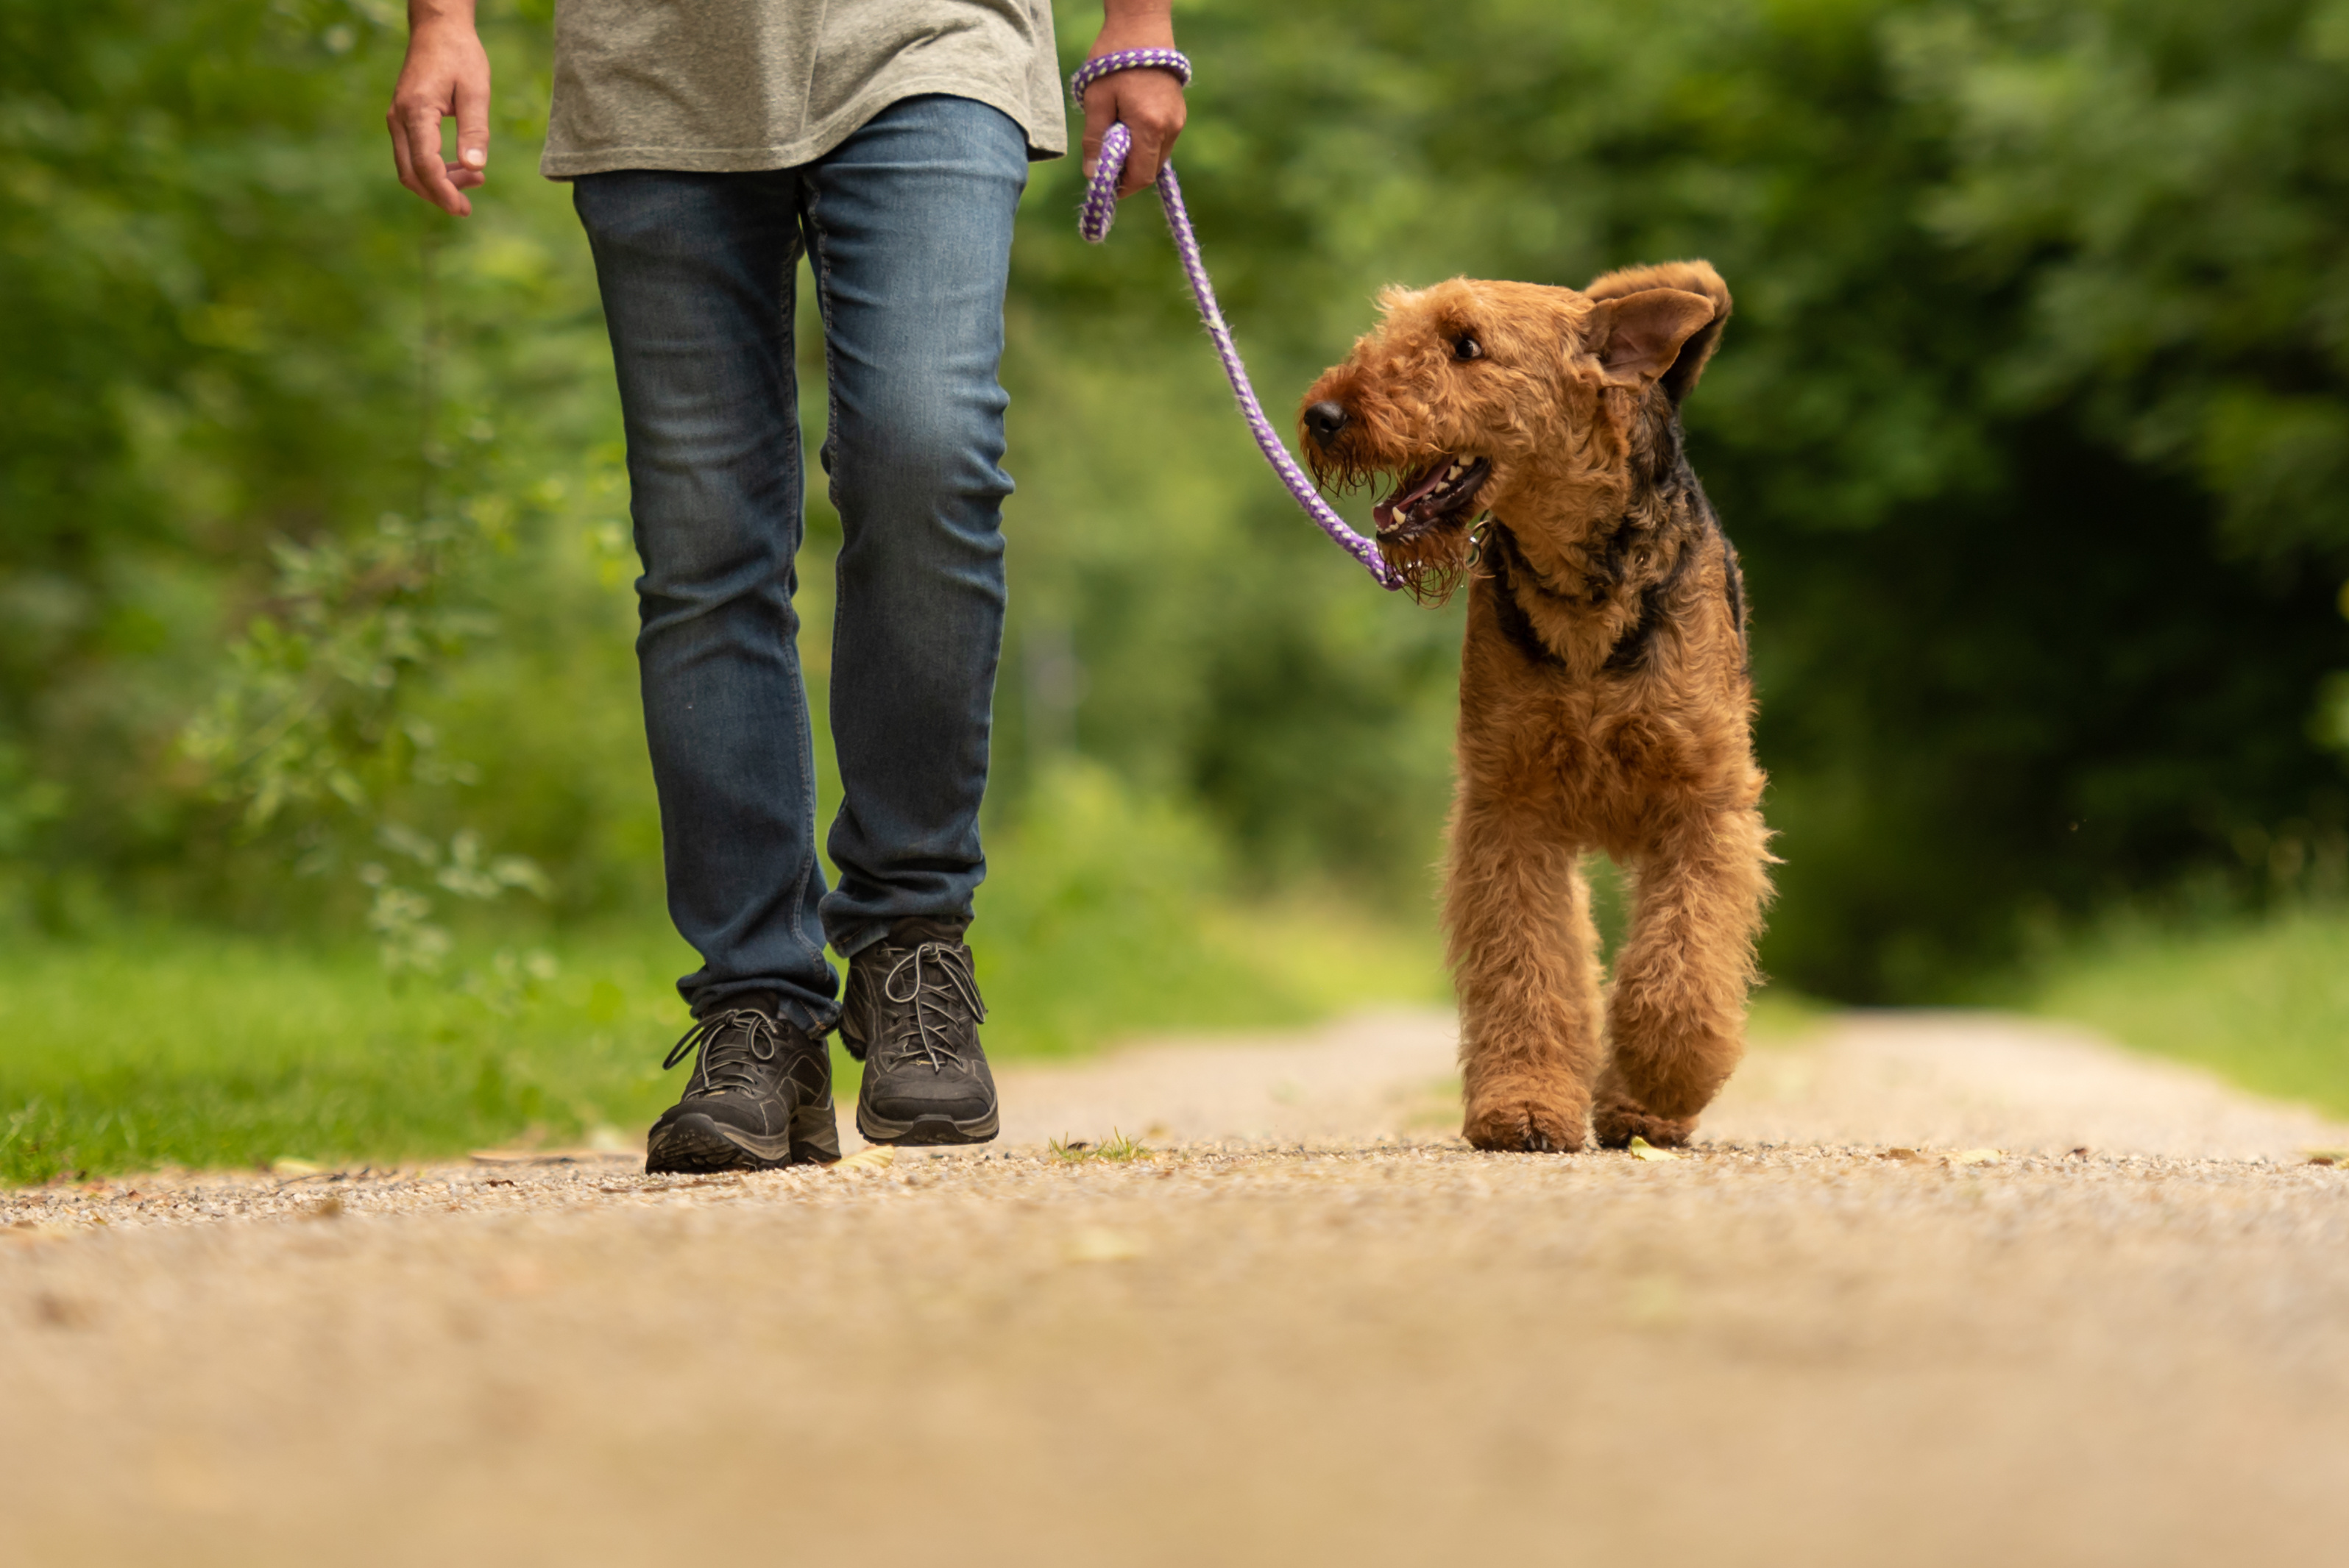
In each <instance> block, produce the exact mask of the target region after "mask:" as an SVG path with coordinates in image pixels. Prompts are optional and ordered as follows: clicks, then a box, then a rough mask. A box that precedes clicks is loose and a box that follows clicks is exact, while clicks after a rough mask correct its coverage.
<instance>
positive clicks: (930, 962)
mask: <svg viewBox="0 0 2349 1568" xmlns="http://www.w3.org/2000/svg"><path fill="white" fill-rule="evenodd" d="M900 976H904V977H905V979H904V983H903V989H904V992H905V994H904V995H899V994H898V992H899V989H900V979H899V977H900ZM881 995H883V996H884V997H885V998H887V999H888V1000H889V1001H892V1002H895V1003H896V1004H897V1005H898V1006H901V1007H902V1006H907V1005H909V1004H910V1005H911V1006H912V1007H913V1011H912V1012H911V1013H910V1014H908V1015H907V1016H905V1018H903V1019H901V1020H899V1021H898V1025H897V1029H896V1032H895V1033H894V1034H893V1035H892V1036H891V1037H890V1039H889V1042H888V1044H889V1059H890V1060H892V1061H905V1060H906V1059H908V1058H910V1057H915V1056H920V1057H925V1058H926V1059H927V1060H928V1062H929V1064H930V1070H931V1071H932V1072H941V1071H944V1070H945V1068H946V1064H947V1062H949V1061H951V1062H953V1063H954V1064H955V1065H956V1066H957V1067H959V1066H961V1065H962V1049H961V1047H959V1046H958V1045H957V1043H956V1041H955V1038H954V1030H955V1029H956V1027H957V1026H959V1025H961V1024H962V1023H963V1021H964V1019H963V1017H961V1016H957V1014H956V1011H955V1005H956V1004H957V1002H959V1003H960V1004H961V1005H962V1006H963V1007H964V1009H966V1012H967V1015H968V1019H969V1021H970V1022H971V1023H974V1024H983V1023H985V1022H986V1021H987V1004H986V1003H984V1002H982V1001H980V1000H979V998H978V976H976V975H973V974H972V973H971V968H970V954H969V953H968V951H967V950H965V949H964V948H962V947H961V946H959V945H950V944H947V943H943V942H925V943H921V944H918V945H916V947H915V948H914V949H913V951H912V952H910V953H907V954H905V956H904V957H903V958H900V959H898V960H897V962H896V963H895V964H893V965H890V966H889V973H888V974H886V975H883V976H882V977H881Z"/></svg>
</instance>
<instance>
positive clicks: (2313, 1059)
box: [2019, 908, 2349, 1116]
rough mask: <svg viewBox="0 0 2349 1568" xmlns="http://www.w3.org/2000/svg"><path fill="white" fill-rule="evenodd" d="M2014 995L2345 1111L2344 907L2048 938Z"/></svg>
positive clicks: (2130, 1040) (2347, 923)
mask: <svg viewBox="0 0 2349 1568" xmlns="http://www.w3.org/2000/svg"><path fill="white" fill-rule="evenodd" d="M2019 999H2020V1000H2022V1001H2023V1003H2024V1005H2025V1006H2028V1007H2029V1008H2030V1009H2031V1010H2032V1011H2034V1012H2037V1013H2042V1014H2044V1015H2046V1016H2051V1017H2058V1018H2067V1019H2073V1020H2076V1021H2077V1022H2080V1023H2083V1024H2087V1025H2090V1026H2094V1027H2095V1028H2097V1029H2100V1030H2102V1031H2104V1032H2105V1033H2106V1034H2108V1035H2110V1036H2111V1037H2114V1038H2115V1039H2117V1040H2119V1041H2121V1042H2123V1043H2124V1044H2127V1045H2129V1046H2133V1047H2137V1049H2139V1050H2143V1051H2147V1052H2151V1053H2153V1054H2155V1055H2158V1056H2164V1057H2174V1058H2175V1059H2177V1060H2179V1061H2185V1062H2192V1063H2194V1064H2196V1065H2198V1066H2200V1067H2205V1068H2210V1069H2212V1070H2214V1071H2216V1072H2218V1073H2219V1074H2220V1075H2221V1076H2223V1077H2225V1078H2230V1079H2231V1080H2232V1081H2234V1082H2236V1083H2238V1084H2240V1085H2241V1086H2243V1087H2244V1088H2249V1089H2252V1090H2254V1091H2256V1092H2258V1093H2261V1094H2266V1095H2272V1096H2275V1097H2278V1098H2280V1099H2292V1100H2301V1101H2304V1102H2306V1103H2308V1104H2310V1105H2313V1106H2316V1107H2318V1108H2320V1109H2323V1110H2325V1111H2327V1112H2330V1113H2331V1114H2333V1115H2335V1116H2349V911H2344V910H2342V909H2339V908H2332V909H2314V910H2302V911H2298V912H2295V913H2286V914H2281V915H2278V916H2275V917H2274V918H2272V919H2270V920H2268V921H2265V922H2263V923H2257V924H2246V925H2239V926H2231V927H2229V926H2219V927H2207V926H2206V927H2199V928H2184V929H2181V928H2177V927H2163V926H2159V925H2156V924H2151V923H2121V924H2116V925H2113V926H2111V927H2109V928H2107V929H2106V930H2104V931H2102V932H2100V933H2098V934H2095V935H2093V936H2091V937H2086V938H2083V939H2080V940H2078V941H2076V942H2075V943H2072V944H2066V945H2065V946H2064V947H2061V948H2059V949H2058V950H2057V951H2056V953H2055V954H2053V955H2052V956H2051V957H2049V958H2048V959H2047V960H2045V961H2044V962H2043V964H2042V965H2040V966H2039V968H2038V970H2037V973H2036V977H2035V978H2034V979H2033V981H2031V982H2029V983H2028V984H2027V985H2025V986H2024V987H2023V989H2022V991H2021V993H2020V995H2019Z"/></svg>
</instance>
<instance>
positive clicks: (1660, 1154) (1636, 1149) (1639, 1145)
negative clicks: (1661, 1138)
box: [1630, 1133, 1680, 1160]
mask: <svg viewBox="0 0 2349 1568" xmlns="http://www.w3.org/2000/svg"><path fill="white" fill-rule="evenodd" d="M1630 1155H1631V1158H1632V1159H1634V1160H1678V1159H1679V1158H1680V1156H1679V1155H1677V1154H1675V1153H1673V1152H1672V1151H1671V1150H1669V1149H1659V1148H1657V1147H1656V1146H1655V1145H1654V1144H1652V1143H1651V1142H1649V1141H1648V1140H1646V1139H1644V1138H1641V1137H1640V1136H1639V1135H1638V1134H1636V1133H1634V1134H1633V1135H1632V1138H1631V1148H1630Z"/></svg>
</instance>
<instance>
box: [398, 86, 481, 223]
mask: <svg viewBox="0 0 2349 1568" xmlns="http://www.w3.org/2000/svg"><path fill="white" fill-rule="evenodd" d="M401 123H402V124H403V125H405V126H406V127H407V129H408V160H409V163H410V164H411V165H412V166H413V167H414V168H415V170H416V180H417V184H418V186H419V189H418V191H417V192H416V193H417V194H418V195H419V196H421V197H423V198H424V199H425V200H426V201H429V202H431V203H432V204H433V205H434V206H435V207H438V208H440V210H441V211H444V212H453V213H455V214H456V215H457V216H458V217H460V218H462V217H465V216H467V215H468V214H470V213H471V211H473V204H472V203H471V201H466V200H465V193H464V192H463V191H460V190H458V189H457V187H456V186H455V185H454V184H452V183H451V182H450V179H449V166H448V165H447V164H446V163H444V162H443V161H441V158H440V110H439V109H437V108H410V109H409V111H408V113H407V115H406V117H405V119H403V120H402V121H401Z"/></svg>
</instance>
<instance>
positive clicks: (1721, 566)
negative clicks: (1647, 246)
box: [1299, 262, 1772, 1150]
mask: <svg viewBox="0 0 2349 1568" xmlns="http://www.w3.org/2000/svg"><path fill="white" fill-rule="evenodd" d="M1381 306H1382V307H1383V310H1384V320H1383V322H1382V324H1381V325H1380V326H1379V328H1378V329H1377V330H1376V331H1374V332H1372V333H1371V334H1370V335H1368V336H1366V337H1364V338H1362V339H1361V341H1360V342H1358V343H1357V344H1355V346H1354V349H1353V352H1352V353H1351V354H1350V355H1349V356H1347V358H1346V360H1345V362H1344V363H1343V364H1340V365H1338V366H1333V367H1332V368H1331V369H1330V370H1329V371H1327V372H1326V373H1324V374H1323V376H1322V377H1321V378H1320V379H1319V381H1317V382H1315V383H1314V385H1313V387H1312V388H1311V390H1309V392H1307V393H1306V395H1305V398H1304V403H1303V407H1302V411H1301V413H1300V416H1299V418H1300V424H1301V427H1302V433H1303V436H1304V446H1305V449H1306V451H1307V453H1308V454H1309V458H1310V459H1311V460H1312V462H1313V464H1314V467H1315V471H1316V474H1317V477H1319V478H1321V479H1323V480H1335V481H1338V482H1341V483H1345V482H1360V481H1363V480H1370V479H1371V478H1373V477H1374V476H1377V475H1381V474H1390V475H1395V476H1398V483H1397V486H1396V489H1395V490H1394V492H1393V493H1392V495H1391V496H1390V497H1389V498H1388V499H1387V500H1382V501H1381V502H1380V503H1379V506H1378V508H1377V511H1376V516H1377V519H1378V524H1379V543H1380V547H1381V551H1382V552H1384V554H1385V555H1386V558H1387V560H1388V562H1390V563H1391V564H1392V565H1394V566H1397V567H1399V568H1402V570H1404V571H1405V572H1406V573H1409V574H1410V575H1411V577H1412V579H1413V583H1414V584H1415V586H1416V587H1417V588H1418V589H1419V590H1420V592H1421V595H1422V597H1423V598H1429V597H1441V596H1443V595H1444V594H1447V593H1449V592H1450V591H1451V589H1452V588H1453V587H1454V585H1456V584H1457V583H1459V582H1460V581H1461V580H1462V579H1463V578H1464V577H1465V578H1466V579H1467V580H1468V582H1469V584H1470V587H1469V602H1468V630H1467V641H1466V645H1465V647H1464V650H1463V653H1462V656H1461V671H1460V732H1459V766H1460V779H1459V787H1458V790H1457V795H1456V798H1455V799H1454V807H1453V814H1452V824H1451V851H1450V864H1449V868H1448V875H1447V878H1446V885H1445V891H1444V923H1445V929H1446V931H1447V933H1448V934H1449V952H1450V959H1451V964H1452V968H1453V973H1454V977H1455V980H1456V982H1457V985H1458V988H1459V993H1460V1001H1461V1009H1462V1020H1461V1047H1460V1050H1461V1063H1462V1067H1463V1068H1464V1076H1465V1080H1466V1101H1467V1104H1466V1119H1465V1126H1464V1131H1465V1133H1466V1135H1467V1138H1468V1140H1469V1141H1470V1142H1471V1143H1473V1144H1475V1146H1476V1147H1478V1148H1480V1149H1512V1150H1574V1149H1579V1148H1581V1147H1582V1143H1583V1139H1584V1136H1585V1127H1586V1124H1587V1123H1588V1124H1589V1125H1591V1126H1592V1127H1593V1128H1594V1129H1595V1130H1596V1133H1597V1135H1598V1139H1599V1142H1600V1143H1602V1144H1605V1145H1608V1146H1610V1147H1621V1146H1622V1145H1624V1144H1626V1143H1628V1142H1630V1140H1631V1139H1632V1137H1633V1136H1634V1135H1638V1136H1641V1137H1644V1138H1646V1139H1647V1140H1648V1141H1649V1142H1651V1143H1655V1144H1660V1145H1661V1144H1678V1143H1684V1142H1686V1141H1687V1140H1688V1136H1689V1134H1690V1132H1691V1131H1692V1130H1693V1129H1694V1127H1695V1125H1696V1117H1697V1113H1698V1112H1700V1111H1702V1109H1704V1107H1705V1106H1706V1105H1707V1104H1708V1103H1710V1102H1711V1101H1712V1099H1713V1096H1714V1095H1715V1094H1717V1093H1718V1092H1719V1091H1720V1089H1721V1086H1722V1085H1723V1083H1724V1082H1726V1081H1727V1079H1728V1078H1729V1075H1730V1073H1731V1071H1732V1070H1733V1068H1735V1067H1736V1065H1737V1060H1738V1057H1739V1056H1740V1055H1741V1054H1742V1052H1743V1050H1744V1017H1745V999H1746V993H1747V991H1748V989H1749V988H1750V987H1751V985H1753V983H1754V935H1755V934H1756V932H1757V931H1758V930H1759V929H1760V925H1761V916H1762V906H1763V904H1764V902H1765V901H1766V900H1767V898H1768V896H1769V878H1768V872H1767V869H1766V868H1767V867H1768V865H1769V864H1770V863H1771V860H1772V857H1771V855H1770V853H1769V849H1768V841H1769V833H1768V830H1766V829H1765V828H1764V826H1763V823H1762V815H1761V812H1760V810H1758V802H1759V800H1760V799H1761V795H1762V786H1763V775H1762V773H1761V771H1760V769H1757V768H1756V767H1755V766H1754V757H1753V748H1752V741H1751V730H1752V725H1753V717H1754V696H1753V682H1752V680H1751V678H1750V676H1749V674H1748V671H1747V667H1746V654H1745V594H1744V583H1743V580H1742V579H1741V577H1740V575H1739V573H1738V566H1737V554H1736V552H1735V551H1734V550H1733V549H1732V548H1731V546H1730V543H1729V541H1728V538H1727V536H1726V535H1724V534H1723V532H1722V530H1721V525H1720V522H1719V521H1718V520H1717V519H1716V518H1715V516H1714V515H1713V508H1712V506H1711V505H1710V503H1708V502H1707V500H1705V495H1704V490H1703V488H1702V486H1701V485H1699V484H1698V482H1697V479H1696V475H1695V474H1694V473H1693V472H1692V470H1691V469H1690V468H1689V465H1688V461H1687V459H1686V458H1685V457H1683V456H1682V450H1681V425H1680V412H1679V409H1680V403H1681V400H1682V398H1684V397H1687V396H1688V393H1689V391H1690V390H1691V389H1692V387H1695V385H1696V382H1697V377H1699V376H1700V375H1701V374H1702V372H1703V369H1704V365H1705V361H1706V360H1707V359H1708V358H1709V357H1711V356H1712V354H1713V348H1714V346H1715V345H1716V344H1717V343H1718V342H1719V340H1720V337H1721V329H1722V324H1723V322H1724V321H1726V320H1727V319H1728V316H1729V310H1730V299H1729V290H1728V287H1727V286H1726V285H1725V284H1723V282H1722V281H1721V277H1720V274H1718V273H1715V272H1714V271H1713V268H1712V266H1711V265H1709V264H1708V263H1703V262H1670V263H1664V264H1662V265H1661V266H1652V267H1635V268H1630V269H1627V270H1625V271H1622V272H1615V273H1608V274H1607V275H1606V276H1604V277H1602V278H1599V280H1597V281H1596V282H1594V283H1593V284H1591V285H1590V286H1589V287H1588V288H1587V289H1584V290H1581V291H1579V292H1578V291H1576V290H1573V289H1566V288H1544V287H1538V286H1536V285H1533V284H1515V283H1486V282H1479V281H1476V280H1473V279H1466V278H1455V279H1454V280H1452V281H1451V282H1449V283H1444V284H1436V285H1435V286H1433V287H1432V288H1427V289H1422V290H1419V291H1416V292H1404V291H1402V290H1395V291H1390V292H1389V293H1388V294H1386V295H1384V296H1383V297H1382V299H1381ZM1480 514H1484V515H1485V524H1484V526H1483V528H1482V529H1481V530H1478V529H1476V528H1475V526H1474V525H1475V520H1476V519H1477V518H1478V516H1479V515H1480ZM1594 849H1595V850H1599V851H1604V852H1605V853H1607V854H1608V855H1609V856H1611V857H1613V858H1614V860H1615V861H1617V862H1618V863H1619V864H1620V865H1622V866H1624V867H1626V868H1627V869H1628V870H1630V872H1632V873H1633V876H1634V879H1635V886H1636V898H1635V903H1634V913H1633V918H1632V924H1631V930H1630V935H1629V936H1628V938H1627V939H1626V940H1625V942H1624V944H1623V948H1622V951H1621V953H1620V954H1619V956H1618V959H1617V963H1616V970H1615V978H1614V984H1613V986H1612V988H1611V990H1609V991H1607V992H1606V993H1604V995H1603V1001H1602V991H1601V985H1600V975H1599V944H1598V936H1597V933H1596V932H1595V930H1594V929H1593V927H1592V925H1591V920H1590V898H1589V890H1588V885H1587V884H1586V883H1585V882H1584V880H1583V876H1582V872H1581V870H1580V861H1581V858H1582V856H1583V854H1584V852H1585V851H1589V850H1594ZM1602 1007H1603V1012H1604V1037H1605V1038H1606V1039H1607V1040H1608V1041H1609V1042H1610V1043H1611V1046H1612V1052H1611V1055H1610V1054H1609V1053H1608V1051H1607V1050H1606V1049H1605V1048H1604V1047H1602V1045H1601V1039H1602V1027H1601V1013H1602ZM1594 1096H1595V1101H1596V1102H1595V1105H1594Z"/></svg>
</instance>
